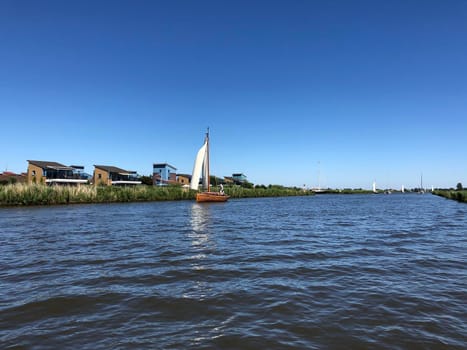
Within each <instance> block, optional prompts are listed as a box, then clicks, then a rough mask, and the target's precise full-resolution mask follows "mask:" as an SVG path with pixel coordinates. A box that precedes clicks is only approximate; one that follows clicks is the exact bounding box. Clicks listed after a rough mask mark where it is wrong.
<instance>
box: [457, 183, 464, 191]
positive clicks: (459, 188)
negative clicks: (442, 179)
mask: <svg viewBox="0 0 467 350" xmlns="http://www.w3.org/2000/svg"><path fill="white" fill-rule="evenodd" d="M456 188H457V190H458V191H462V190H463V189H464V187H462V184H461V183H460V182H459V183H458V184H457V186H456Z"/></svg>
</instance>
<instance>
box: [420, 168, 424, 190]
mask: <svg viewBox="0 0 467 350" xmlns="http://www.w3.org/2000/svg"><path fill="white" fill-rule="evenodd" d="M420 193H422V194H423V193H425V190H424V189H423V173H421V174H420Z"/></svg>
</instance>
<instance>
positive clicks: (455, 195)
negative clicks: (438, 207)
mask: <svg viewBox="0 0 467 350" xmlns="http://www.w3.org/2000/svg"><path fill="white" fill-rule="evenodd" d="M433 194H435V195H437V196H441V197H444V198H447V199H454V200H456V201H458V202H463V203H467V191H453V190H437V191H434V192H433Z"/></svg>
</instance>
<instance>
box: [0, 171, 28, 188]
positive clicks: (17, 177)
mask: <svg viewBox="0 0 467 350" xmlns="http://www.w3.org/2000/svg"><path fill="white" fill-rule="evenodd" d="M27 179H28V176H27V174H26V173H21V174H15V173H13V172H11V171H4V172H3V173H0V185H6V184H14V183H23V182H26V181H27Z"/></svg>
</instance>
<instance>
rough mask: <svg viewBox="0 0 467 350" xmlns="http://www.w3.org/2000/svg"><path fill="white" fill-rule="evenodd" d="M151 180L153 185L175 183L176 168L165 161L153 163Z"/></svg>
mask: <svg viewBox="0 0 467 350" xmlns="http://www.w3.org/2000/svg"><path fill="white" fill-rule="evenodd" d="M152 181H153V184H154V185H155V186H162V185H167V184H176V183H177V169H176V168H175V167H174V166H172V165H170V164H167V163H154V164H153V166H152Z"/></svg>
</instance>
